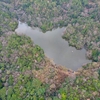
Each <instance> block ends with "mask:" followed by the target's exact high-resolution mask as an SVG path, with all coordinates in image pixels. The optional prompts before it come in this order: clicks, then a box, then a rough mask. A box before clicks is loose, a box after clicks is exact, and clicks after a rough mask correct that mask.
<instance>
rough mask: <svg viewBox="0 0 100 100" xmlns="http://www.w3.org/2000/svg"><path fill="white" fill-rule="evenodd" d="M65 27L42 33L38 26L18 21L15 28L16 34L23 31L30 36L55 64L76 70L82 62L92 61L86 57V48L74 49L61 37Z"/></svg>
mask: <svg viewBox="0 0 100 100" xmlns="http://www.w3.org/2000/svg"><path fill="white" fill-rule="evenodd" d="M64 30H65V28H64V27H63V28H57V29H53V30H52V31H47V32H46V33H43V32H42V31H41V30H40V29H39V28H34V29H33V28H31V27H29V26H28V25H27V24H25V23H21V22H19V25H18V28H17V29H16V30H15V31H16V32H17V33H18V34H19V33H23V34H26V35H27V36H29V37H31V39H32V40H33V41H34V43H35V44H37V45H39V46H40V47H41V48H42V49H43V50H44V52H45V55H46V56H47V57H49V58H50V59H52V60H53V61H54V62H55V63H56V64H59V65H62V66H65V67H67V68H70V69H72V70H75V71H76V70H77V69H78V68H80V67H81V66H82V65H83V64H86V63H90V62H92V61H91V60H88V59H87V58H86V50H85V49H82V50H76V48H75V47H71V46H69V44H68V42H67V41H65V40H64V39H62V33H63V31H64Z"/></svg>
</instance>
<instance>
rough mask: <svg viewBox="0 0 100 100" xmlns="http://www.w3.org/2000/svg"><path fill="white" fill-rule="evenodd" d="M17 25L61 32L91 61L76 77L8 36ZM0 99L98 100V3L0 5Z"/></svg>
mask: <svg viewBox="0 0 100 100" xmlns="http://www.w3.org/2000/svg"><path fill="white" fill-rule="evenodd" d="M18 20H20V21H22V22H27V24H28V25H29V26H31V27H39V28H41V30H42V31H43V32H46V31H48V30H51V29H53V28H57V27H63V26H64V27H66V30H65V32H64V34H63V38H64V39H66V40H68V42H69V45H71V46H75V47H76V48H77V49H81V48H83V47H85V48H86V50H87V57H88V58H89V59H92V60H93V62H92V63H90V64H86V65H84V66H83V67H82V68H80V69H79V70H78V71H76V72H74V71H72V70H71V69H67V68H64V67H63V66H59V65H56V64H55V63H54V62H53V61H52V60H50V59H48V58H47V57H46V56H45V54H44V51H43V50H42V48H40V47H39V46H38V45H35V44H34V43H33V42H32V41H31V39H30V38H29V37H27V36H25V35H22V34H20V35H18V34H16V33H14V32H12V31H14V30H15V29H16V28H17V25H18ZM67 66H68V65H67ZM0 100H100V2H99V0H0Z"/></svg>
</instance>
